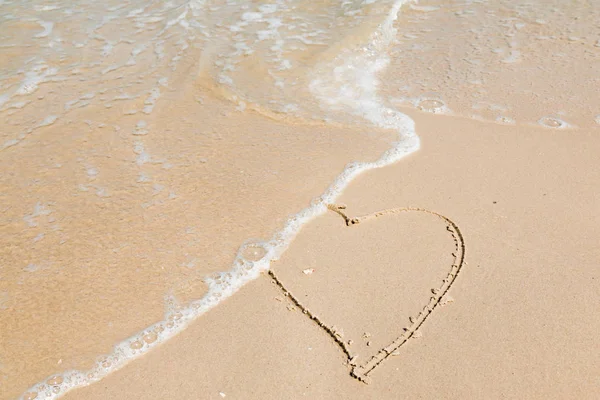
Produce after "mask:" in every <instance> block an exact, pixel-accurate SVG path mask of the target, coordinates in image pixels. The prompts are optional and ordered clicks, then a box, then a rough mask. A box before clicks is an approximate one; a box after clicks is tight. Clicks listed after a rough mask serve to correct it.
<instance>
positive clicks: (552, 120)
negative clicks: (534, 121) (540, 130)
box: [538, 116, 571, 129]
mask: <svg viewBox="0 0 600 400" xmlns="http://www.w3.org/2000/svg"><path fill="white" fill-rule="evenodd" d="M538 123H539V124H540V125H542V126H545V127H547V128H555V129H566V128H570V127H571V125H569V124H568V123H567V122H565V121H563V120H562V119H560V118H557V117H549V116H547V117H542V118H540V120H539V121H538Z"/></svg>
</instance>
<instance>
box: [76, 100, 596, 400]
mask: <svg viewBox="0 0 600 400" xmlns="http://www.w3.org/2000/svg"><path fill="white" fill-rule="evenodd" d="M409 114H410V116H411V117H412V118H414V119H415V122H416V125H417V127H418V133H419V136H420V137H421V138H422V148H421V150H420V151H418V152H417V153H415V154H412V155H410V156H409V157H408V158H406V159H404V160H402V161H400V162H398V163H396V164H394V165H392V166H388V167H386V168H383V169H379V170H373V171H369V172H367V173H364V174H363V175H361V176H360V177H359V178H357V179H356V180H355V181H354V182H352V183H351V184H350V186H349V187H348V188H347V190H346V191H345V192H344V193H343V195H342V196H341V198H340V199H339V201H338V204H343V205H345V206H346V208H345V209H344V210H343V212H344V213H346V214H347V215H349V216H353V217H354V216H362V215H368V214H371V213H373V212H376V211H380V210H390V209H397V208H401V207H415V208H420V209H425V210H430V211H433V212H435V213H439V214H440V215H443V216H445V217H446V218H448V220H450V221H452V222H453V223H454V224H456V227H457V230H458V231H460V233H461V234H462V239H461V240H460V242H461V243H464V262H462V264H461V269H460V273H459V274H458V276H456V279H455V280H454V281H453V282H452V285H451V287H450V288H449V290H448V293H446V294H444V295H443V296H440V293H439V292H438V293H437V294H435V293H434V292H435V290H434V291H432V290H431V289H435V288H438V287H440V285H443V280H444V279H445V278H447V274H448V272H449V271H451V267H452V265H453V263H456V258H455V256H456V254H455V255H454V256H453V255H452V253H453V252H455V251H456V250H455V249H456V243H457V242H456V238H455V237H454V238H453V236H452V234H451V233H452V232H451V229H450V230H448V229H446V228H447V227H448V226H449V222H448V221H446V220H443V219H441V218H438V217H436V216H435V215H432V214H429V213H426V212H421V211H409V212H404V213H399V214H387V215H382V216H381V217H377V218H372V219H367V220H362V221H360V223H358V224H354V225H351V226H346V224H345V221H344V219H343V218H342V217H341V216H340V215H338V214H337V213H335V212H333V211H330V212H328V213H326V214H325V215H323V216H321V217H318V218H317V219H315V220H313V221H312V222H310V223H309V224H308V225H307V226H306V227H305V228H304V229H303V230H302V231H301V232H300V234H299V235H298V237H297V238H296V239H295V241H294V242H293V243H292V245H291V246H290V248H289V250H288V251H287V252H286V253H285V254H284V255H283V256H282V257H281V259H280V260H278V261H277V262H275V263H273V265H272V271H274V273H275V274H276V275H275V276H276V277H277V278H278V279H279V280H280V281H281V282H282V283H283V284H284V285H285V286H286V288H287V289H288V290H289V291H290V293H291V295H292V296H294V298H295V299H296V300H297V301H298V302H300V303H302V304H303V306H305V307H306V310H307V311H309V312H310V315H314V316H315V318H316V319H318V320H319V321H320V322H321V323H322V324H323V325H324V326H325V327H327V328H328V329H329V331H330V332H328V331H327V329H325V328H324V327H321V326H319V324H318V323H316V322H315V321H314V320H312V319H310V318H309V317H308V316H307V314H306V313H304V312H302V310H301V309H300V308H299V307H298V305H297V304H295V303H294V302H293V301H292V300H291V299H290V298H289V297H286V296H285V294H284V292H283V291H282V290H281V288H280V287H279V286H278V285H276V284H274V283H273V277H272V276H270V275H268V274H264V275H263V276H261V277H260V278H258V279H257V280H255V281H253V282H251V283H249V284H248V285H247V286H245V287H243V288H242V289H241V290H240V292H239V293H237V294H236V295H234V296H232V297H231V298H230V299H227V300H226V301H225V302H223V303H222V305H221V306H219V307H218V308H216V309H215V310H212V311H210V312H209V313H207V314H206V315H204V316H202V317H201V318H200V319H198V320H197V321H195V322H194V323H192V324H191V326H190V327H189V328H188V329H186V330H185V331H183V332H182V333H181V334H179V335H178V336H177V337H175V338H174V339H173V340H171V341H169V342H167V343H165V344H163V345H161V346H160V347H158V348H157V349H156V350H154V351H152V352H150V353H148V354H146V355H145V356H143V357H141V358H139V359H137V360H134V361H133V362H131V363H130V364H128V365H127V366H126V367H124V368H123V369H121V370H120V371H117V372H115V373H113V374H111V375H109V376H108V377H106V378H105V379H103V380H102V381H101V382H99V383H97V384H94V385H91V386H89V387H86V388H82V389H78V390H75V391H72V392H70V393H68V394H67V395H66V396H65V399H69V400H71V399H86V400H88V399H89V400H91V399H106V398H112V399H130V398H137V399H155V398H178V399H219V398H227V399H250V398H260V399H279V398H318V399H338V398H339V399H354V398H356V399H392V398H427V399H431V398H444V399H461V398H490V399H499V398H529V399H549V398H554V399H559V398H560V399H592V398H597V397H598V395H600V381H599V380H598V375H599V373H600V369H599V367H598V357H597V356H598V354H597V351H595V350H594V349H596V348H597V339H596V338H597V332H598V331H599V330H600V314H599V313H598V312H597V306H598V304H600V267H599V266H598V260H599V259H600V250H599V247H598V246H597V242H598V237H600V203H599V202H598V199H597V191H598V190H597V189H598V188H599V187H600V172H599V171H598V169H597V168H595V165H596V163H597V154H598V152H599V151H600V131H599V130H598V129H594V128H590V129H579V130H568V129H565V130H552V129H547V128H540V127H528V126H523V125H519V126H503V125H500V124H493V123H483V122H477V121H473V120H470V119H463V118H456V117H449V116H433V115H431V114H426V113H417V112H414V111H413V112H409ZM455 236H456V234H455ZM394 254H396V255H397V257H394ZM374 287H375V288H376V290H373V288H374ZM440 297H441V298H440ZM431 298H433V300H432V299H431ZM438 303H439V304H438ZM427 304H430V305H431V304H433V306H434V307H430V308H432V309H431V310H430V311H431V312H430V313H429V311H427V312H428V316H427V319H426V320H425V321H424V322H423V323H422V325H420V326H419V328H418V329H417V330H416V332H415V334H414V335H412V337H411V338H410V339H408V340H407V341H406V343H404V344H402V345H401V346H399V347H398V348H397V349H396V350H395V351H394V353H393V354H392V355H391V356H390V357H388V358H387V359H385V360H384V361H383V362H382V363H381V364H379V365H378V366H377V367H376V368H375V369H374V370H373V371H372V372H371V373H369V384H365V383H362V382H359V381H358V380H357V379H354V378H353V377H351V375H350V372H351V368H350V366H349V365H348V357H347V355H346V354H344V352H343V351H342V349H341V346H340V345H339V344H338V343H337V342H336V340H334V338H333V337H332V335H331V333H332V332H333V333H335V332H337V335H335V334H334V335H333V336H336V337H337V340H338V341H342V342H344V343H346V344H347V343H348V341H350V340H351V341H352V342H351V343H352V344H350V345H347V348H348V349H350V350H351V353H352V354H359V357H358V358H357V359H356V360H353V362H356V363H358V364H360V363H363V362H364V361H367V360H368V359H369V357H370V356H371V355H373V354H376V353H377V351H379V350H380V349H381V348H382V347H385V346H387V345H388V344H389V343H390V342H391V341H393V340H394V339H395V338H397V337H399V336H400V335H401V334H402V332H403V328H406V327H409V326H411V321H410V320H409V317H413V318H414V317H417V315H418V313H419V312H420V311H422V309H423V307H425V306H426V305H427ZM334 325H335V328H332V327H333V326H334ZM367 342H369V343H368V345H367Z"/></svg>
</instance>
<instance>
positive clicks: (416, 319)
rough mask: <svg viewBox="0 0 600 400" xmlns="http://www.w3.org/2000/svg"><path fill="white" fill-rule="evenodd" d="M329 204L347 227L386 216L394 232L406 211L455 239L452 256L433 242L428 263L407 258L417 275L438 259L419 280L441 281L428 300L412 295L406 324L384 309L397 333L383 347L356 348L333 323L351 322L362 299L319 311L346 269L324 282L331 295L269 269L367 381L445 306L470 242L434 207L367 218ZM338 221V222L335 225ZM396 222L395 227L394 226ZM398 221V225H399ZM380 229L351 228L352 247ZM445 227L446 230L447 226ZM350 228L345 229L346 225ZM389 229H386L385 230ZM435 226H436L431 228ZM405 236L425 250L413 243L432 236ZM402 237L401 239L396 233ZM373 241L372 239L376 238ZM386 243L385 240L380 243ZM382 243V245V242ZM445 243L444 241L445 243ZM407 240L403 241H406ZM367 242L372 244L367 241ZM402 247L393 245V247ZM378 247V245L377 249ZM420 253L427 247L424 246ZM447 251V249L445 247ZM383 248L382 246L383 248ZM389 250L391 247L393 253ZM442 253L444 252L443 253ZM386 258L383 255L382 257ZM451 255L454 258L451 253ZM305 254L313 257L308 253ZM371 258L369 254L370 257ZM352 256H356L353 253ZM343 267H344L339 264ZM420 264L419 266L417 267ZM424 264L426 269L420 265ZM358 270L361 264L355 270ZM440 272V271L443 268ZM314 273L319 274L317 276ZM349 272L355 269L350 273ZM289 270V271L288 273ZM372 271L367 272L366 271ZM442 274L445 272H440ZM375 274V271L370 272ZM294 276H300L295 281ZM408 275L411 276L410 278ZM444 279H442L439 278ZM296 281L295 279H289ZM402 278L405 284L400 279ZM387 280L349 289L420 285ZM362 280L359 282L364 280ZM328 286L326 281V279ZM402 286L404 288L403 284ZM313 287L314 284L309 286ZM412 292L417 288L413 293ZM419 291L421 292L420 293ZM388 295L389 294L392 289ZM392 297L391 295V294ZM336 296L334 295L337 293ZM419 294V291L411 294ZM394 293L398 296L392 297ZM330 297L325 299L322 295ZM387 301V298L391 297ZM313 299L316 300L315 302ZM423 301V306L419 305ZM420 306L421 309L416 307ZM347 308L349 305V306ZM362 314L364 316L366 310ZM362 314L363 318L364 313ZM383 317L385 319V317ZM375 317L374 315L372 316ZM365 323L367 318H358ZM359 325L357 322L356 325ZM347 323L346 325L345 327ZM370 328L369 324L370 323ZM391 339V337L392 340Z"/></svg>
mask: <svg viewBox="0 0 600 400" xmlns="http://www.w3.org/2000/svg"><path fill="white" fill-rule="evenodd" d="M329 209H330V210H331V211H333V212H335V213H337V214H339V215H340V216H341V217H342V218H343V219H344V222H345V225H346V227H348V229H355V230H356V229H360V227H361V226H363V225H362V224H364V223H367V222H369V223H372V222H374V221H373V220H381V219H385V220H388V222H387V224H388V225H387V228H385V227H384V228H385V229H383V234H385V233H387V234H390V233H393V232H395V231H394V230H393V229H394V224H393V223H394V222H397V221H391V222H392V224H391V225H390V221H389V220H390V219H392V218H391V217H399V216H401V215H409V214H410V215H412V216H413V221H416V220H417V219H414V217H419V218H421V217H428V219H423V218H422V219H423V220H427V221H428V228H427V229H430V231H431V232H437V233H435V235H437V237H438V238H437V240H438V242H439V239H440V238H443V240H444V241H445V242H444V243H445V245H450V243H449V241H448V240H449V239H450V240H451V241H452V244H451V247H450V246H449V247H447V249H451V250H448V253H450V254H449V255H446V254H444V255H441V254H442V253H440V255H437V253H435V251H438V250H439V249H440V248H444V249H446V247H440V246H438V247H437V248H435V246H432V247H431V249H432V253H435V254H432V255H428V257H429V259H428V260H429V263H427V262H425V261H424V260H425V257H423V258H421V257H417V259H416V261H412V262H411V263H405V264H402V265H400V267H399V268H402V270H404V269H410V268H412V269H414V271H416V272H414V273H416V275H413V276H415V277H420V276H421V275H422V273H424V272H426V271H425V269H427V268H429V267H430V266H431V265H433V264H437V265H436V267H439V268H442V269H439V271H438V270H436V272H435V273H434V274H433V275H431V276H430V277H428V280H424V281H423V280H421V283H420V284H423V283H422V282H427V283H429V282H431V281H432V279H435V282H437V283H434V285H438V284H439V286H434V287H433V288H431V286H430V287H429V288H428V291H427V293H428V295H427V296H428V300H427V301H426V302H425V301H423V300H418V298H417V299H414V298H411V300H412V301H411V302H409V303H410V304H409V305H408V307H409V308H410V309H409V310H405V311H407V312H408V313H409V315H410V317H409V318H408V322H407V323H406V325H405V326H402V325H395V323H396V322H398V321H396V320H394V318H393V317H397V313H398V310H395V309H394V308H390V309H389V311H386V312H384V313H383V315H384V317H386V318H385V319H389V320H390V321H392V322H393V323H394V325H392V326H393V327H392V328H390V329H393V330H394V331H395V332H391V333H390V332H386V334H387V336H385V338H384V339H381V340H380V341H379V343H378V347H374V348H373V347H368V348H367V347H363V348H362V350H360V351H359V352H357V349H356V348H357V347H360V346H357V344H356V343H355V344H354V345H353V342H354V341H353V340H347V339H346V338H344V335H343V333H341V332H342V330H340V328H338V327H336V326H334V325H332V324H330V322H331V320H332V319H334V320H337V322H339V320H340V318H341V319H342V323H345V322H347V321H344V320H343V318H344V317H343V316H344V315H351V316H354V315H356V314H352V312H353V310H356V309H361V308H366V307H367V303H364V304H363V303H362V302H361V300H360V299H356V301H355V302H356V303H358V305H357V306H356V307H354V309H353V308H351V307H350V308H349V309H350V310H351V312H350V314H348V313H346V314H344V312H343V310H340V309H341V308H344V307H343V306H346V305H347V304H345V303H339V302H338V303H335V302H334V303H335V304H337V307H338V308H339V309H334V311H333V314H332V313H331V311H329V315H324V316H322V315H317V314H321V313H322V314H327V310H328V309H327V308H325V309H321V310H320V311H317V310H318V309H319V306H320V305H321V304H320V302H322V301H327V300H328V299H329V300H330V299H331V298H332V297H331V293H334V292H336V290H341V291H343V288H342V289H338V286H335V287H334V286H333V285H338V284H339V282H340V280H342V279H338V277H339V276H340V275H343V273H340V270H337V271H335V272H332V274H337V275H333V277H334V278H333V279H331V276H332V275H331V274H330V276H329V278H327V279H329V280H328V281H325V283H324V285H325V286H324V287H325V289H326V290H325V291H327V292H328V293H327V294H326V296H327V295H329V296H330V297H328V298H327V297H326V296H325V297H323V296H319V292H316V296H315V291H313V292H311V291H310V286H307V285H310V282H309V283H306V282H308V281H306V280H305V281H301V279H302V278H290V276H291V275H289V274H290V272H289V271H287V270H286V271H285V272H284V271H281V272H275V270H274V269H273V268H272V269H271V270H269V272H268V274H269V276H270V277H271V279H272V280H273V282H274V283H275V284H276V285H277V286H278V287H279V288H280V289H281V291H282V292H283V294H284V295H285V296H286V297H287V298H288V299H289V301H290V302H291V303H292V304H293V305H294V306H295V307H297V308H299V309H300V310H301V311H302V313H303V314H304V315H306V316H307V317H308V318H309V319H310V320H311V321H312V322H314V323H315V324H316V325H317V326H318V327H319V328H320V329H322V330H323V332H324V333H326V334H327V335H328V336H330V337H331V338H332V339H333V341H334V342H335V344H336V345H337V346H338V347H339V349H340V350H341V352H342V353H343V355H344V357H345V359H346V363H347V365H348V367H349V368H350V375H351V376H352V377H353V378H356V379H358V380H360V381H361V382H365V383H368V382H369V380H370V379H369V375H370V374H371V373H372V372H373V371H374V370H375V369H376V368H377V367H378V366H379V365H381V364H382V363H383V362H385V361H386V360H387V359H388V358H389V357H390V356H392V355H398V352H399V350H400V348H401V347H402V346H404V345H405V344H406V343H407V342H408V341H409V339H411V338H413V337H417V331H418V330H419V328H420V327H421V326H422V325H423V323H424V322H425V321H426V320H427V319H428V318H429V317H430V316H431V314H432V313H433V311H434V310H435V309H436V308H438V307H439V306H440V305H443V304H442V303H443V299H447V298H448V296H447V293H448V291H449V290H450V288H451V287H452V285H453V283H454V281H455V280H456V277H457V276H458V274H459V272H460V271H461V269H462V267H463V265H464V257H465V244H464V240H463V236H462V233H461V232H460V229H459V228H458V226H457V225H456V224H455V223H454V222H453V221H452V220H450V219H449V218H447V217H445V216H444V215H442V214H439V213H436V212H434V211H429V210H426V209H422V208H412V207H407V208H396V209H388V210H383V211H379V212H375V213H372V214H368V215H365V216H362V217H357V218H351V217H348V216H347V215H346V214H345V212H344V210H345V207H344V206H334V205H331V206H329ZM432 221H438V222H440V224H439V225H437V223H433V224H432V223H431V222H432ZM406 222H410V220H408V219H407V220H406ZM336 226H337V225H336ZM390 226H391V228H390ZM396 226H397V224H396ZM376 228H378V227H377V226H374V227H371V228H370V229H371V231H368V230H367V231H366V232H367V233H365V234H364V236H361V235H363V234H362V233H360V234H359V233H357V232H358V231H354V232H352V234H353V235H354V236H353V237H355V238H357V239H355V240H356V241H357V243H358V244H357V245H354V246H352V245H351V247H350V250H349V251H357V250H356V248H358V247H361V246H362V245H363V244H365V245H366V244H367V243H368V241H369V236H368V234H369V233H368V232H372V231H373V229H376ZM444 228H445V229H444ZM344 229H346V228H344ZM386 229H387V230H386ZM432 229H433V230H432ZM442 233H443V236H441V235H440V234H442ZM340 236H342V237H341V238H339V240H344V236H343V235H340ZM406 238H408V239H412V240H413V242H412V247H414V248H417V247H418V248H419V249H422V246H421V247H419V246H414V243H419V241H420V240H423V241H426V240H427V238H426V237H424V238H423V237H421V236H419V235H415V234H414V232H409V235H408V236H406ZM394 239H397V238H394ZM331 240H332V241H333V243H336V240H338V238H337V237H336V238H333V239H331ZM371 241H373V240H371ZM380 242H381V243H380ZM407 242H410V240H407ZM382 243H383V244H382ZM440 243H441V242H440ZM403 244H404V243H403ZM384 245H385V242H384V241H383V240H376V241H375V246H380V247H379V248H381V246H384ZM406 245H407V246H410V245H411V243H406ZM323 246H324V247H323V248H320V249H317V250H316V251H321V252H327V250H328V248H327V245H323ZM366 247H368V246H366ZM396 248H397V245H396V247H394V249H396ZM374 249H375V250H374ZM310 251H311V250H303V251H302V252H301V253H299V254H301V255H302V254H307V253H310ZM365 251H367V252H370V253H377V252H378V251H377V247H375V248H373V247H372V246H371V247H370V248H367V249H366V250H365ZM420 251H421V253H423V252H422V250H420ZM444 251H445V250H444ZM382 252H383V251H382ZM428 252H429V247H428ZM388 253H389V252H388ZM438 253H439V252H438ZM371 255H372V254H367V255H366V257H370V256H371ZM382 257H383V258H382ZM448 257H449V258H448ZM380 258H382V259H383V260H384V261H385V262H388V263H391V264H390V265H393V264H394V263H396V261H395V259H394V258H391V259H390V257H389V256H388V257H387V258H385V256H381V257H380ZM305 259H308V258H306V257H305ZM367 259H369V258H367ZM351 260H354V259H352V258H351ZM421 261H423V264H424V265H419V264H421ZM303 262H307V261H306V260H304V261H303ZM356 262H357V263H361V262H362V263H363V264H364V262H365V258H364V257H363V258H360V257H357V258H356ZM329 263H330V264H329V266H330V267H332V266H333V264H335V263H336V258H335V256H334V257H333V258H330V261H329ZM304 267H306V265H301V266H299V268H304ZM352 267H353V266H352V265H351V266H350V267H348V266H347V265H346V266H345V267H344V268H348V269H352ZM338 268H339V266H338ZM415 268H416V269H415ZM419 268H421V269H419ZM320 270H325V271H324V273H323V275H325V272H326V271H327V266H326V265H321V266H318V268H317V269H316V272H315V269H314V268H306V269H304V270H303V271H304V274H306V275H311V277H312V276H315V275H317V274H318V273H319V271H320ZM341 271H342V272H344V271H346V269H343V270H341ZM355 271H356V269H355ZM358 271H359V275H360V273H362V275H361V276H362V277H363V281H364V280H365V279H364V277H365V276H366V277H367V279H366V280H368V278H369V275H368V274H369V273H372V274H377V273H381V270H377V269H376V268H373V271H371V270H370V269H369V268H359V269H358ZM440 271H441V272H440ZM313 272H314V275H313ZM294 273H295V274H296V275H293V276H298V272H297V271H295V272H294ZM349 273H350V272H349ZM286 274H287V276H286ZM365 274H367V275H365ZM440 274H441V275H440ZM371 276H374V275H371ZM432 277H436V278H432ZM294 279H295V281H294ZM405 279H406V278H405ZM356 280H360V278H354V280H352V279H350V280H346V281H344V282H346V283H347V282H355V281H356ZM374 280H379V282H381V279H380V277H379V276H374ZM440 281H441V283H440ZM290 282H291V283H290ZM313 282H317V281H313ZM399 282H400V285H399V284H398V283H399ZM387 283H388V282H384V284H381V283H378V284H377V285H378V286H376V290H372V288H371V289H369V290H370V291H369V292H368V293H365V290H362V291H361V290H356V289H355V292H353V293H351V294H348V293H346V296H350V297H349V298H350V299H353V300H354V297H360V296H363V297H362V298H365V297H367V298H368V296H380V297H386V292H385V291H386V290H387V291H388V292H390V291H391V292H396V291H410V289H412V286H415V285H416V283H415V284H413V282H408V283H406V282H404V283H403V281H402V280H400V281H394V282H391V283H390V285H394V286H390V285H387V286H386V284H387ZM359 284H360V283H359ZM322 285H323V283H322ZM400 286H401V287H400ZM307 288H309V289H307ZM411 293H412V292H411ZM419 294H420V292H419ZM300 295H302V296H303V297H302V298H301V297H300ZM388 295H389V293H388ZM390 296H391V295H390ZM315 297H317V299H315ZM333 297H335V296H333ZM412 297H414V296H412ZM419 297H420V298H422V295H421V294H420V296H419ZM392 298H393V296H392ZM323 299H325V300H323ZM386 301H387V300H386ZM311 302H312V304H311ZM335 304H333V305H330V307H329V308H332V307H333V308H335V307H336V305H335ZM417 305H418V306H417ZM393 306H394V304H392V305H391V306H390V307H393ZM415 307H416V308H415ZM346 308H348V307H346ZM364 314H365V313H363V314H360V315H364ZM372 314H376V315H379V314H382V313H380V312H377V313H372ZM366 315H367V316H369V314H368V313H367V314H366ZM359 318H361V317H359ZM380 319H381V318H380ZM370 321H371V322H372V320H370ZM359 322H362V321H359ZM398 323H400V324H401V323H402V322H398ZM349 325H352V324H351V323H349ZM355 325H356V324H355ZM341 328H344V327H341ZM352 328H354V333H355V334H356V329H355V327H352ZM367 328H368V326H367ZM367 335H368V334H367V333H365V334H364V335H363V338H366V337H369V336H367ZM390 338H391V339H390ZM371 343H372V342H371V341H369V342H366V345H367V346H371ZM365 349H370V350H369V351H367V350H365ZM364 353H371V354H368V356H367V358H366V361H363V362H362V363H360V362H358V359H359V355H363V354H364Z"/></svg>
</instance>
